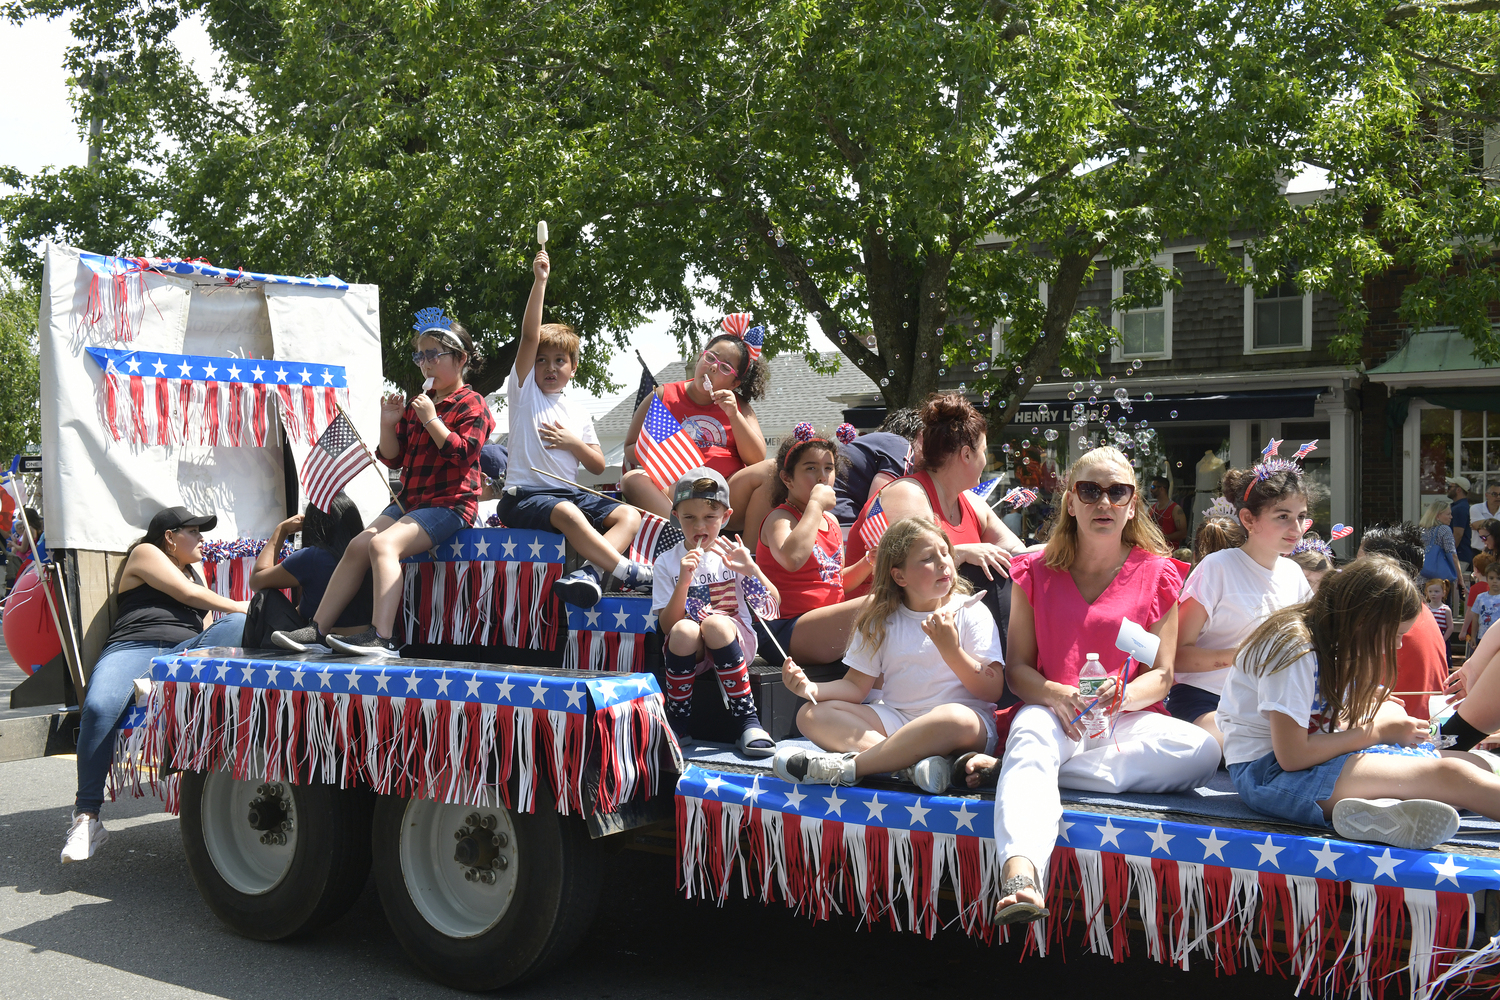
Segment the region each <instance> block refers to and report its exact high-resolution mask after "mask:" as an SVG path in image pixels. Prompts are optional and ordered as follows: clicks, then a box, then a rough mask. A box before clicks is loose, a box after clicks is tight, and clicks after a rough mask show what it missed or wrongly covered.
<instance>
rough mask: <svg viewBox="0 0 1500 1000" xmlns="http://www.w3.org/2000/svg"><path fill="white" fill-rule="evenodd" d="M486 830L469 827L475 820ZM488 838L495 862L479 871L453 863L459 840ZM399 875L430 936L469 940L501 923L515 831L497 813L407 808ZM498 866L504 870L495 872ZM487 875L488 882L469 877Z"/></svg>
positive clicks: (512, 880)
mask: <svg viewBox="0 0 1500 1000" xmlns="http://www.w3.org/2000/svg"><path fill="white" fill-rule="evenodd" d="M476 815H477V816H478V817H480V818H481V819H482V820H485V821H488V822H489V823H491V824H492V825H490V826H488V827H476V826H475V825H474V824H472V823H471V822H470V820H471V819H472V818H473V817H475V816H476ZM479 830H484V831H486V832H490V833H493V834H494V835H495V836H496V838H497V839H498V840H499V841H500V842H501V846H499V847H498V848H495V847H493V846H491V847H490V848H489V850H491V851H494V852H495V853H496V854H497V856H498V860H497V862H496V863H495V864H494V865H489V866H485V867H484V869H483V872H481V870H480V869H479V868H475V867H473V866H469V865H465V864H461V863H460V862H458V861H456V860H455V859H454V853H455V851H456V849H457V844H458V839H459V838H457V837H455V836H454V835H455V833H457V834H460V835H465V834H476V833H477V832H478V831H479ZM400 853H401V875H402V878H403V879H404V880H405V882H406V892H407V895H408V896H410V897H411V901H412V904H413V905H414V906H416V908H417V910H418V912H420V913H421V914H422V916H423V918H425V919H426V921H427V922H428V923H429V924H430V925H431V926H432V927H433V929H434V930H436V931H438V932H439V933H441V934H444V935H446V936H448V937H451V938H472V937H477V936H479V935H480V934H483V933H484V932H485V931H488V930H489V929H490V928H491V927H494V926H495V925H496V924H497V923H499V922H500V918H501V917H503V916H505V911H506V910H508V909H510V903H511V899H512V898H513V897H514V896H515V892H516V863H517V860H518V858H517V852H516V831H515V827H514V825H513V824H512V823H511V817H510V812H509V811H508V810H506V809H504V808H502V807H495V806H490V807H476V806H462V805H444V804H442V803H438V802H431V801H428V800H426V799H412V800H411V801H409V802H408V803H407V804H406V813H405V815H404V816H403V817H402V822H401V846H400ZM497 865H504V867H498V866H497ZM476 873H479V874H484V873H488V876H489V877H492V878H493V882H486V881H483V880H481V879H479V878H472V877H471V876H472V875H474V874H476Z"/></svg>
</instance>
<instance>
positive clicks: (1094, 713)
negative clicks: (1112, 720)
mask: <svg viewBox="0 0 1500 1000" xmlns="http://www.w3.org/2000/svg"><path fill="white" fill-rule="evenodd" d="M1107 680H1109V674H1108V673H1106V672H1105V670H1104V664H1102V663H1100V662H1099V654H1098V653H1090V654H1088V656H1087V657H1086V658H1085V659H1084V662H1083V669H1082V670H1080V671H1079V672H1078V693H1079V695H1081V696H1082V697H1083V700H1084V702H1085V703H1087V702H1090V701H1093V700H1094V699H1095V698H1097V697H1098V696H1099V689H1100V688H1101V687H1103V686H1104V682H1105V681H1107ZM1078 723H1079V725H1080V726H1082V727H1083V731H1084V733H1085V734H1087V735H1089V736H1103V735H1104V730H1105V728H1106V727H1107V726H1108V725H1109V717H1108V716H1106V715H1105V714H1104V706H1103V705H1102V704H1101V705H1095V706H1094V707H1093V708H1091V709H1089V710H1088V711H1087V712H1085V713H1083V718H1082V719H1080V720H1078Z"/></svg>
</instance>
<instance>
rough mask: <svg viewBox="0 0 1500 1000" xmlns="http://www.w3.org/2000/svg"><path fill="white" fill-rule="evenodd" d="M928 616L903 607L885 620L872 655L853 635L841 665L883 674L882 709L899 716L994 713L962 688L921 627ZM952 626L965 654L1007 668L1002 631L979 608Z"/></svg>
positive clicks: (956, 602) (964, 613) (968, 611)
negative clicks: (942, 711)
mask: <svg viewBox="0 0 1500 1000" xmlns="http://www.w3.org/2000/svg"><path fill="white" fill-rule="evenodd" d="M966 600H968V597H967V596H955V597H954V598H953V599H952V600H951V601H949V602H948V603H947V604H946V605H945V606H944V607H945V608H946V609H952V608H954V607H957V606H958V605H960V604H962V603H963V602H964V601H966ZM929 614H931V612H928V611H913V610H911V609H910V608H908V607H907V606H906V605H904V604H903V605H901V606H900V607H898V608H897V609H896V613H895V614H893V615H891V616H890V617H889V618H887V619H886V622H885V642H883V643H881V645H880V646H879V648H877V649H870V648H868V647H867V646H866V645H865V644H864V642H862V641H861V640H860V638H859V636H858V635H857V634H856V635H855V636H854V637H853V639H851V641H850V644H849V649H848V650H847V651H846V652H845V653H844V664H845V665H846V666H848V667H850V668H852V669H854V670H858V671H859V672H860V673H862V674H869V675H870V676H871V677H879V676H880V675H881V674H885V683H884V685H883V687H882V689H881V690H882V694H881V697H880V701H881V704H884V705H887V706H889V707H891V708H893V709H895V710H896V711H898V712H902V713H906V714H909V715H920V714H922V713H923V712H929V711H931V710H932V709H934V708H937V707H938V706H939V705H951V704H959V705H968V706H969V707H970V708H973V709H975V710H976V711H979V712H993V711H994V710H995V703H994V702H988V701H985V700H984V699H982V698H977V697H975V696H974V694H973V693H972V692H970V691H969V689H968V688H966V687H964V685H963V682H962V681H960V680H959V679H958V675H957V674H955V673H954V672H953V670H952V668H950V667H949V666H948V664H947V663H946V662H944V660H943V655H942V654H941V653H939V652H938V651H937V647H936V646H934V645H933V644H932V640H931V639H929V638H928V637H927V633H926V632H923V631H922V622H924V621H926V620H927V616H928V615H929ZM955 624H956V625H957V626H958V644H959V646H960V647H961V648H962V649H963V651H964V652H966V653H968V654H969V655H970V656H972V657H974V659H976V660H978V661H979V662H980V663H981V664H985V665H988V664H991V663H1004V662H1005V657H1004V655H1003V654H1002V653H1001V652H1000V630H999V629H998V628H996V627H995V618H994V616H993V615H991V614H990V612H989V609H988V608H986V607H985V606H984V605H983V604H976V605H974V606H973V607H972V608H964V609H963V610H961V611H959V612H958V616H957V618H956V619H955Z"/></svg>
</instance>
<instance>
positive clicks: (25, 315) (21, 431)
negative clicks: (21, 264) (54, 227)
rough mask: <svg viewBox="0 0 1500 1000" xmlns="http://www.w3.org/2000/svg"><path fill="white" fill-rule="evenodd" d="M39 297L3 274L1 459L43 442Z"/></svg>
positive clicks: (0, 316) (0, 294) (7, 460)
mask: <svg viewBox="0 0 1500 1000" xmlns="http://www.w3.org/2000/svg"><path fill="white" fill-rule="evenodd" d="M37 309H38V303H37V298H36V296H35V295H33V294H32V293H31V292H29V291H27V290H26V289H25V288H23V287H21V286H20V285H19V284H18V283H17V282H15V281H14V280H13V279H12V278H11V276H10V275H8V274H6V273H5V272H4V271H0V352H3V353H4V355H5V357H6V359H7V360H6V363H5V364H4V365H3V366H0V456H3V457H4V459H5V464H6V467H9V464H10V456H12V455H16V454H19V453H24V452H26V451H28V450H31V449H35V448H36V447H37V443H38V442H39V441H41V439H42V433H41V407H40V400H41V386H40V375H39V372H38V369H37V349H38V348H37V333H36V318H37Z"/></svg>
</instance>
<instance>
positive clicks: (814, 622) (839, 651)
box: [787, 595, 870, 663]
mask: <svg viewBox="0 0 1500 1000" xmlns="http://www.w3.org/2000/svg"><path fill="white" fill-rule="evenodd" d="M869 599H870V598H869V596H868V595H866V596H865V597H859V598H856V599H854V600H852V601H844V602H843V603H842V604H835V605H833V606H832V607H830V608H814V609H813V610H811V611H809V612H807V613H806V614H804V615H803V616H802V617H801V618H798V619H797V627H796V628H794V629H792V641H791V642H790V643H789V644H788V649H787V652H788V653H790V654H791V656H792V659H794V660H796V661H797V662H798V663H832V662H833V661H834V660H837V659H838V658H839V657H841V656H843V655H844V650H846V649H848V648H849V633H850V632H852V631H853V630H854V619H855V618H857V617H858V616H859V613H860V611H861V610H862V609H863V608H864V606H865V602H866V601H868V600H869Z"/></svg>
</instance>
